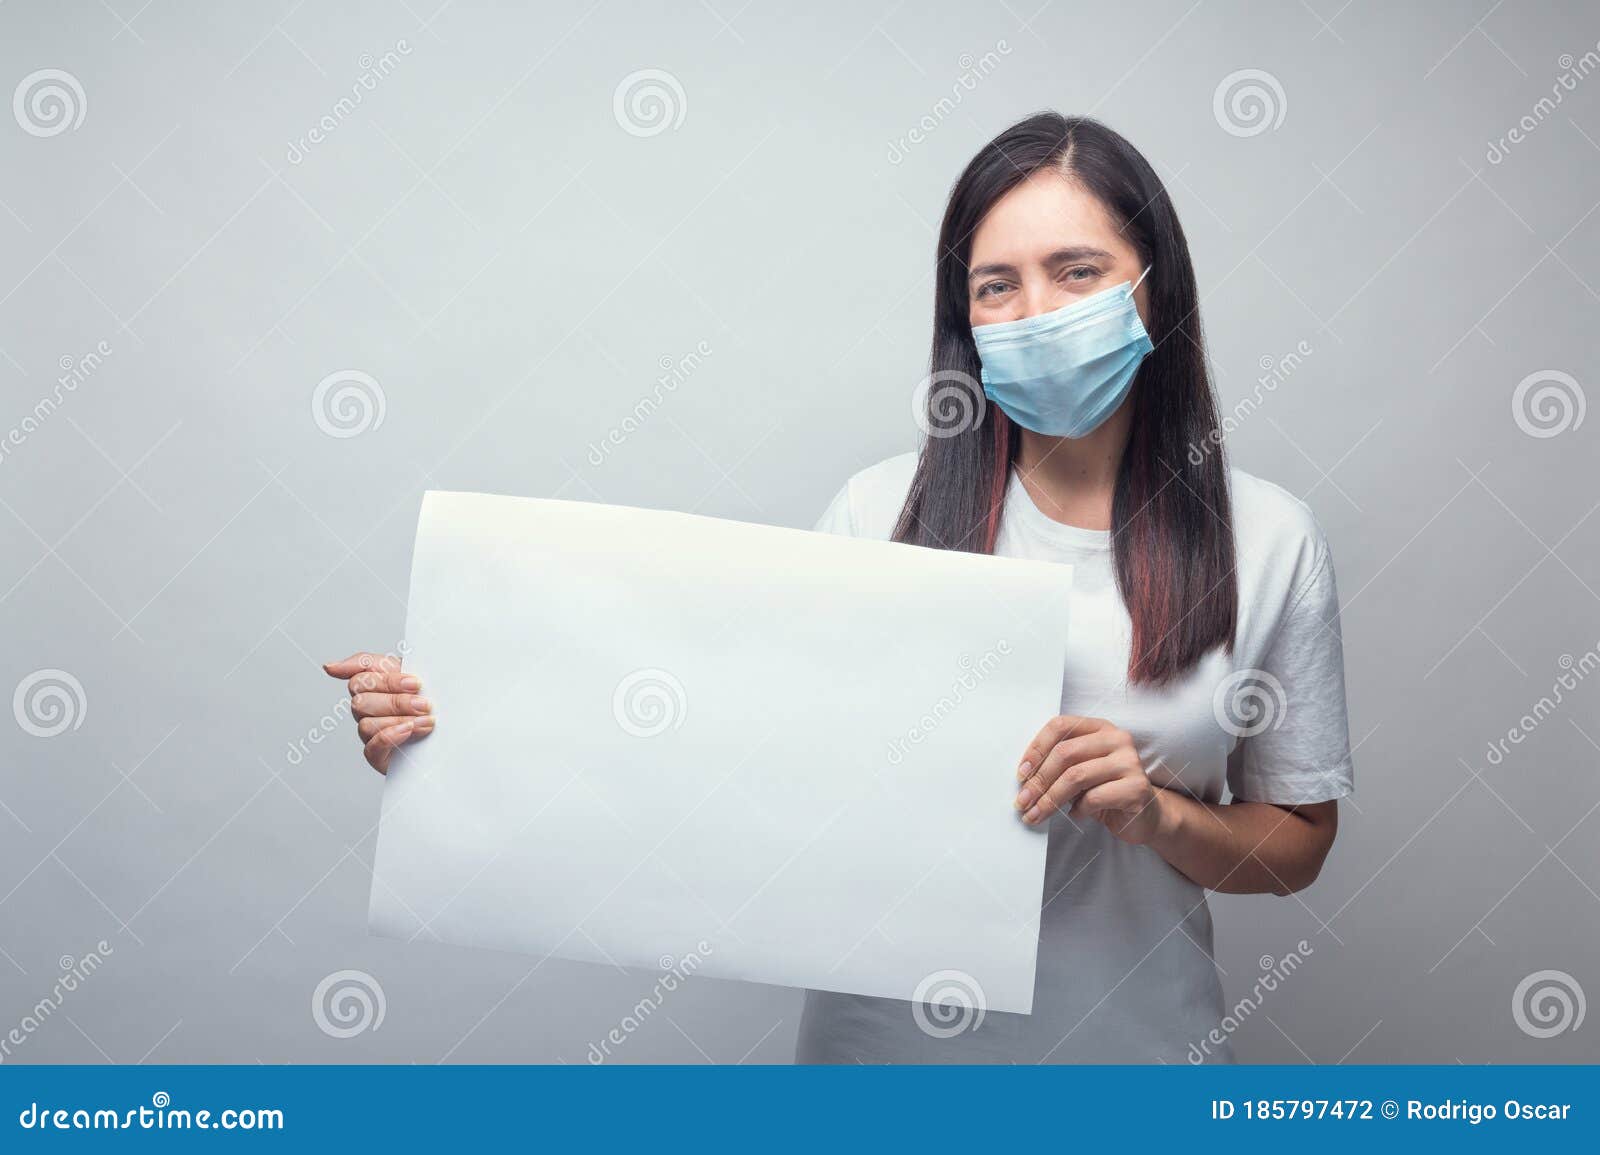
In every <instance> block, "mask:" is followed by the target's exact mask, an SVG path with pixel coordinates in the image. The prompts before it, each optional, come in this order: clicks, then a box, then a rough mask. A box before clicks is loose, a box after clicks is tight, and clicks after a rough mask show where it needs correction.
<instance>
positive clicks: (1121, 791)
mask: <svg viewBox="0 0 1600 1155" xmlns="http://www.w3.org/2000/svg"><path fill="white" fill-rule="evenodd" d="M1017 779H1018V780H1019V781H1020V782H1021V788H1020V790H1019V792H1018V794H1017V801H1016V807H1017V809H1018V810H1020V811H1022V820H1023V821H1024V822H1026V823H1028V824H1029V825H1030V826H1031V825H1034V824H1036V823H1039V822H1043V821H1044V820H1045V819H1046V818H1048V817H1049V816H1050V815H1052V814H1055V813H1056V812H1057V811H1060V810H1066V811H1067V813H1068V814H1069V815H1070V816H1071V817H1073V818H1093V819H1094V820H1096V821H1097V822H1099V823H1100V824H1101V825H1103V826H1104V827H1105V828H1106V829H1107V830H1109V831H1111V833H1112V834H1114V835H1116V836H1117V837H1118V838H1120V839H1122V841H1124V842H1131V843H1134V844H1141V843H1145V842H1148V841H1150V839H1151V838H1152V837H1154V836H1155V834H1156V833H1157V831H1158V830H1159V829H1160V827H1161V824H1162V820H1163V818H1164V817H1165V815H1164V813H1163V808H1162V798H1161V794H1162V791H1161V789H1160V788H1159V787H1157V786H1153V785H1151V783H1150V779H1149V777H1148V776H1147V775H1146V774H1145V772H1144V763H1143V762H1142V761H1140V759H1139V751H1138V749H1137V748H1136V747H1135V745H1134V742H1133V736H1132V735H1131V734H1129V733H1128V732H1127V731H1126V730H1122V729H1119V728H1118V727H1117V726H1115V725H1114V724H1112V723H1111V722H1108V721H1106V720H1105V719H1104V718H1079V717H1076V716H1074V715H1071V714H1064V715H1061V716H1060V717H1056V718H1051V719H1050V721H1048V722H1046V723H1045V725H1044V729H1042V730H1040V731H1039V734H1038V736H1037V737H1036V738H1034V740H1033V742H1032V743H1030V744H1029V746H1028V749H1027V750H1026V751H1025V752H1024V753H1023V755H1022V764H1021V765H1020V766H1018V767H1017Z"/></svg>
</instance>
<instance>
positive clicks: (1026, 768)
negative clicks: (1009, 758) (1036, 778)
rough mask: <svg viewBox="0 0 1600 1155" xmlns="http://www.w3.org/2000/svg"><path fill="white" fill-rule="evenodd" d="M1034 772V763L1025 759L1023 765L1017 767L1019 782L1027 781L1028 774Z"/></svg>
mask: <svg viewBox="0 0 1600 1155" xmlns="http://www.w3.org/2000/svg"><path fill="white" fill-rule="evenodd" d="M1032 773H1033V763H1032V762H1028V761H1024V762H1023V763H1022V765H1021V766H1018V767H1017V781H1018V782H1023V781H1026V780H1027V777H1028V775H1029V774H1032Z"/></svg>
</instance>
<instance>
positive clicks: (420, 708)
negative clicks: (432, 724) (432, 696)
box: [411, 698, 433, 714]
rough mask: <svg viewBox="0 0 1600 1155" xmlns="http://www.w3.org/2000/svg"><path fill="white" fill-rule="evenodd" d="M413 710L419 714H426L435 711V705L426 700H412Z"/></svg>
mask: <svg viewBox="0 0 1600 1155" xmlns="http://www.w3.org/2000/svg"><path fill="white" fill-rule="evenodd" d="M411 709H412V710H414V711H415V712H416V713H418V714H426V713H428V712H430V711H431V710H432V709H433V703H432V702H430V701H428V699H426V698H412V699H411Z"/></svg>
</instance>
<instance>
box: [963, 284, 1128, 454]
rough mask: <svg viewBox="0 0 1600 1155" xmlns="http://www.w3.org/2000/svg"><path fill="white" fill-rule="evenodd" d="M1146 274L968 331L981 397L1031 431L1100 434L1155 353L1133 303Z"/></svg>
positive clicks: (974, 327)
mask: <svg viewBox="0 0 1600 1155" xmlns="http://www.w3.org/2000/svg"><path fill="white" fill-rule="evenodd" d="M1149 272H1150V270H1149V269H1148V268H1146V269H1145V271H1144V272H1143V273H1140V274H1139V280H1138V281H1134V282H1133V284H1131V285H1130V284H1128V283H1127V282H1126V281H1124V282H1123V283H1122V284H1120V285H1117V286H1115V287H1113V288H1110V289H1106V290H1104V291H1103V292H1099V293H1096V294H1094V295H1093V296H1091V297H1085V298H1084V299H1083V300H1081V301H1074V302H1073V303H1072V304H1070V305H1067V306H1065V307H1063V308H1060V309H1056V310H1055V311H1054V312H1050V313H1040V314H1039V315H1038V316H1036V317H1024V318H1022V319H1021V320H1020V321H1001V322H1000V323H998V324H995V325H974V326H973V328H972V339H973V341H974V342H976V343H977V346H978V359H979V360H980V361H982V362H983V393H984V396H986V397H987V398H989V400H990V401H992V402H994V403H995V404H996V405H998V406H999V407H1000V409H1001V411H1002V412H1004V413H1005V415H1006V416H1007V417H1009V418H1011V420H1013V421H1015V422H1016V423H1017V424H1018V425H1021V426H1022V427H1023V428H1024V429H1031V430H1033V431H1034V432H1035V433H1043V434H1045V435H1047V436H1050V437H1084V436H1087V435H1088V434H1090V433H1092V432H1094V430H1096V429H1098V428H1099V427H1100V425H1101V424H1102V423H1103V422H1104V421H1105V419H1106V418H1108V417H1110V416H1111V415H1112V414H1113V413H1115V412H1116V411H1117V406H1119V405H1121V404H1122V401H1123V398H1125V397H1127V395H1128V390H1129V388H1131V387H1132V385H1133V376H1134V374H1135V373H1136V372H1138V369H1139V365H1140V364H1141V363H1142V362H1143V361H1144V359H1145V357H1146V356H1147V355H1148V354H1149V353H1150V351H1151V350H1152V349H1153V348H1154V347H1155V346H1153V345H1152V344H1151V343H1150V335H1149V334H1148V333H1146V332H1145V330H1144V323H1143V322H1142V321H1140V320H1139V310H1138V309H1136V308H1135V307H1134V304H1133V291H1134V290H1135V289H1137V288H1138V287H1139V281H1143V280H1144V279H1145V276H1146V275H1147V274H1148V273H1149Z"/></svg>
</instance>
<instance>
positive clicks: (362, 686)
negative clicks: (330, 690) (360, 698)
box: [350, 669, 422, 698]
mask: <svg viewBox="0 0 1600 1155" xmlns="http://www.w3.org/2000/svg"><path fill="white" fill-rule="evenodd" d="M420 689H422V683H421V682H420V681H419V680H418V679H417V677H416V675H414V674H407V673H404V672H403V671H401V670H398V669H392V670H391V669H384V670H367V671H365V672H363V673H360V674H357V675H356V676H355V677H353V678H351V679H350V696H351V697H352V698H353V697H355V696H356V695H357V694H365V693H370V692H372V691H373V690H388V691H391V692H393V691H397V690H403V691H405V692H406V693H408V694H414V693H416V692H417V691H418V690H420Z"/></svg>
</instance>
